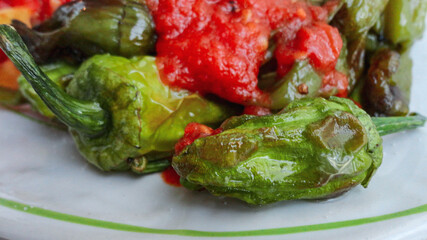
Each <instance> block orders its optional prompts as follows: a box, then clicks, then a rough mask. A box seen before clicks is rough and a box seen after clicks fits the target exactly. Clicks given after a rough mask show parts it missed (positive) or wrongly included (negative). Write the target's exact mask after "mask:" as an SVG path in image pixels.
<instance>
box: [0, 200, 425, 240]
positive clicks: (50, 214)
mask: <svg viewBox="0 0 427 240" xmlns="http://www.w3.org/2000/svg"><path fill="white" fill-rule="evenodd" d="M0 205H1V206H4V207H7V208H11V209H14V210H17V211H21V212H26V213H29V214H33V215H37V216H41V217H46V218H50V219H55V220H60V221H64V222H69V223H76V224H82V225H87V226H93V227H99V228H105V229H111V230H119V231H126V232H136V233H151V234H164V235H179V236H191V237H248V236H268V235H283V234H292V233H304V232H314V231H321V230H330V229H337V228H345V227H352V226H359V225H363V224H368V223H375V222H381V221H386V220H390V219H394V218H400V217H405V216H409V215H413V214H419V213H424V212H427V204H424V205H422V206H419V207H415V208H411V209H407V210H404V211H400V212H395V213H390V214H385V215H381V216H376V217H368V218H359V219H354V220H347V221H340V222H330V223H321V224H313V225H305V226H296V227H284V228H272V229H263V230H250V231H230V232H208V231H195V230H184V229H182V230H167V229H156V228H146V227H140V226H134V225H128V224H122V223H115V222H109V221H102V220H97V219H91V218H85V217H79V216H74V215H70V214H65V213H60V212H55V211H51V210H47V209H42V208H38V207H32V206H29V205H26V204H22V203H18V202H15V201H12V200H7V199H4V198H0Z"/></svg>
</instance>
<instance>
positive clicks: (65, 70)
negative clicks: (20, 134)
mask: <svg viewBox="0 0 427 240" xmlns="http://www.w3.org/2000/svg"><path fill="white" fill-rule="evenodd" d="M41 69H42V70H43V72H44V73H45V74H46V75H47V76H48V77H49V78H50V79H51V80H52V81H53V82H54V83H55V84H57V85H58V86H60V87H61V88H62V89H64V88H65V87H66V84H67V82H64V80H65V79H64V77H65V76H67V77H66V79H68V78H69V77H71V75H70V74H73V73H74V72H75V71H76V70H77V67H75V66H73V65H69V64H67V63H65V62H56V63H51V64H47V65H44V66H42V67H41ZM68 75H69V76H68ZM18 83H19V91H20V92H21V94H22V95H23V96H24V97H25V99H26V100H27V101H28V102H30V104H31V105H32V107H33V108H34V109H35V110H37V111H38V112H39V113H40V114H42V115H43V116H45V117H47V118H50V119H52V118H54V117H55V114H53V113H52V111H50V109H49V108H48V107H47V106H46V104H45V103H44V102H43V100H41V98H40V97H39V95H37V93H36V91H34V89H33V87H32V86H31V85H30V84H29V83H28V82H27V80H25V78H24V77H23V76H20V77H19V78H18Z"/></svg>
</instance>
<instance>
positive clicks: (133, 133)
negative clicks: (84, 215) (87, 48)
mask: <svg viewBox="0 0 427 240" xmlns="http://www.w3.org/2000/svg"><path fill="white" fill-rule="evenodd" d="M67 93H68V94H69V95H71V96H72V97H74V98H76V99H80V100H84V101H95V102H99V103H100V105H101V106H102V108H103V109H105V110H107V112H109V113H110V121H109V122H110V123H111V124H110V126H109V129H108V132H107V133H106V134H103V135H101V136H99V137H93V136H90V135H86V134H81V133H80V132H79V131H77V130H71V133H72V135H73V137H74V139H75V142H76V143H77V146H78V149H79V150H80V152H81V153H82V155H83V156H84V157H85V158H86V159H87V160H88V161H89V162H90V163H92V164H94V165H95V166H97V167H98V168H100V169H102V170H105V171H118V170H128V169H131V170H133V171H135V172H142V173H146V171H144V170H146V169H145V166H146V165H147V164H146V163H147V161H148V162H149V161H151V160H153V161H154V160H158V159H159V158H164V157H165V156H172V153H171V152H172V151H173V149H174V145H175V143H176V142H177V141H178V139H179V138H180V137H182V135H183V134H184V129H185V126H186V125H187V124H188V123H191V122H200V123H203V124H206V125H210V126H213V127H215V126H218V125H219V124H220V123H221V122H222V121H224V120H225V119H226V118H228V117H230V116H232V115H233V114H235V113H236V112H235V111H234V109H233V108H230V107H228V105H225V104H221V103H217V102H214V101H211V100H207V99H204V98H202V97H200V96H199V95H197V94H191V93H189V92H187V91H174V90H171V89H170V88H168V87H167V86H165V85H164V84H163V83H162V82H161V81H160V78H159V74H158V71H157V67H156V64H155V58H153V57H135V58H132V59H126V58H123V57H118V56H111V55H97V56H94V57H92V58H91V59H89V60H88V61H86V62H85V63H84V64H83V65H82V66H81V67H80V69H79V70H78V71H77V72H76V73H75V77H74V79H73V80H72V81H71V82H70V84H69V86H68V87H67Z"/></svg>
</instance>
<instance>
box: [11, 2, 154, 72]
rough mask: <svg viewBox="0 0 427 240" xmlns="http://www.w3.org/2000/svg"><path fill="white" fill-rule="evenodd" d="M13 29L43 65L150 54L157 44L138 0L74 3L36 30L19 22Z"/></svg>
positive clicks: (62, 7)
mask: <svg viewBox="0 0 427 240" xmlns="http://www.w3.org/2000/svg"><path fill="white" fill-rule="evenodd" d="M13 26H14V27H15V28H16V29H17V30H18V32H19V33H20V35H21V36H22V37H23V39H24V41H25V43H26V44H27V46H28V48H29V50H30V52H31V54H32V55H33V56H34V58H35V59H36V62H37V63H39V64H40V63H46V62H48V61H51V60H52V58H55V57H58V55H59V57H62V56H63V55H66V56H71V57H73V58H75V59H77V60H80V59H85V58H87V57H90V56H93V55H95V54H102V53H110V54H114V55H119V56H124V57H132V56H138V55H146V54H147V53H151V52H153V51H154V44H155V41H156V35H155V30H154V23H153V20H152V18H151V15H150V13H149V10H148V8H147V7H146V6H145V5H144V4H143V3H141V2H140V1H136V0H135V1H134V0H83V1H73V2H71V3H68V4H65V5H63V6H61V7H60V8H59V9H58V10H57V11H56V12H55V13H54V14H53V16H52V18H51V19H49V20H48V21H46V22H44V23H42V24H41V25H39V26H36V27H35V28H33V29H28V28H27V27H26V25H25V24H22V23H20V22H18V21H15V22H14V23H13ZM105 36H108V37H107V38H105Z"/></svg>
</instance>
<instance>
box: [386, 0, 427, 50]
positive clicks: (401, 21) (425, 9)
mask: <svg viewBox="0 0 427 240" xmlns="http://www.w3.org/2000/svg"><path fill="white" fill-rule="evenodd" d="M426 13H427V1H425V0H390V2H389V4H388V6H387V9H386V11H385V21H384V23H385V27H384V30H385V32H384V33H385V37H386V38H387V39H388V40H390V41H391V42H392V43H393V44H395V45H403V46H404V48H407V47H408V46H410V45H412V42H413V41H414V40H416V39H417V38H420V37H421V36H422V34H423V32H424V25H425V17H426Z"/></svg>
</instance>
